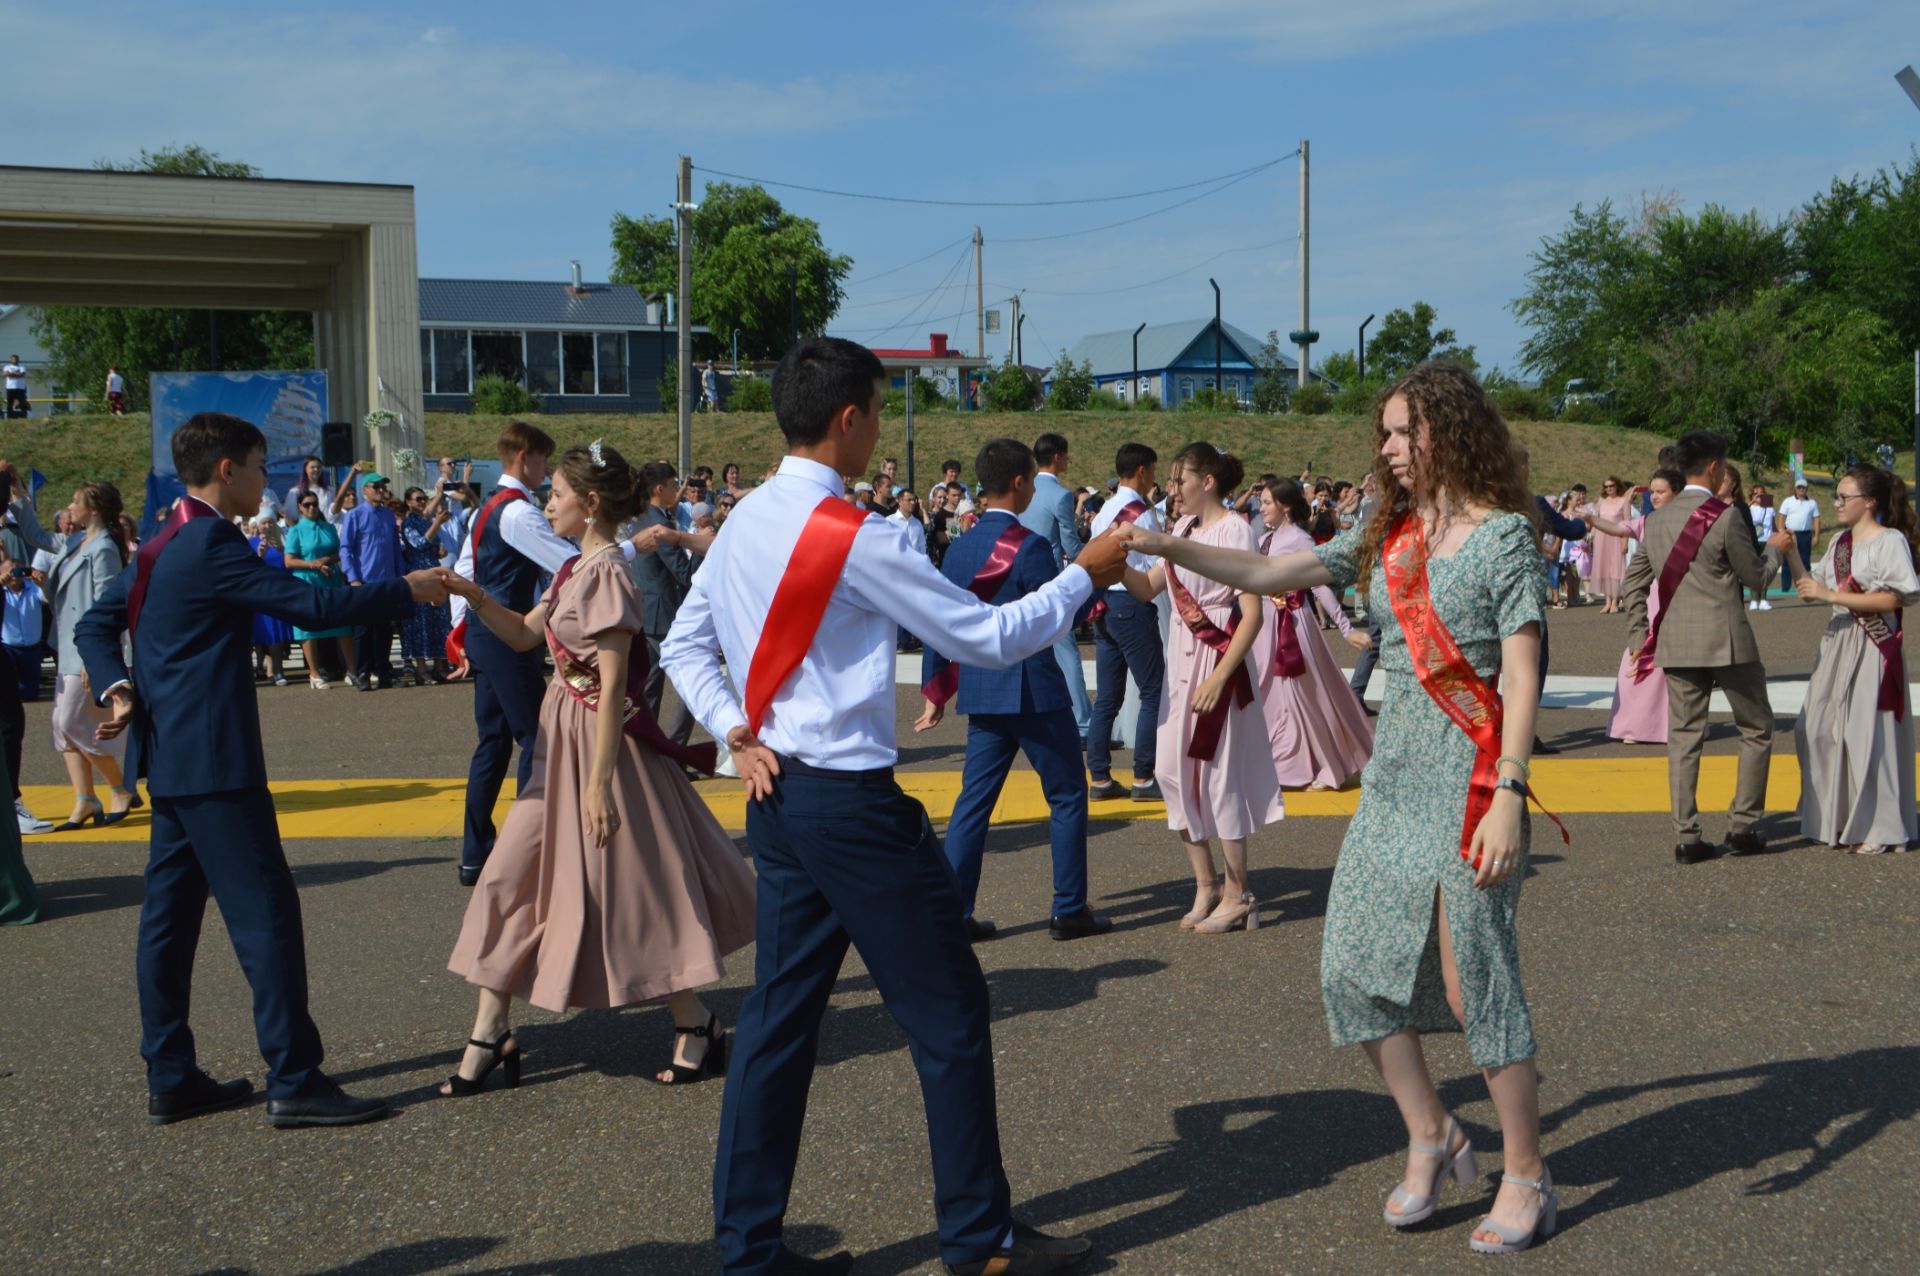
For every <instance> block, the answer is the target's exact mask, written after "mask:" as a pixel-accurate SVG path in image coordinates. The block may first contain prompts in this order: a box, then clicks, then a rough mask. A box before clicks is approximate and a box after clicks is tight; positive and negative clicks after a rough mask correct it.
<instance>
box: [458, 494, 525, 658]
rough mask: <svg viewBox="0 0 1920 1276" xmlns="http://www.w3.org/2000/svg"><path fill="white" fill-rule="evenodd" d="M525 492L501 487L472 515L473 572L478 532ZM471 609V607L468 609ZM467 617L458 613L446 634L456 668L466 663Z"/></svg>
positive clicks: (477, 567)
mask: <svg viewBox="0 0 1920 1276" xmlns="http://www.w3.org/2000/svg"><path fill="white" fill-rule="evenodd" d="M526 499H527V494H526V493H525V492H523V491H521V490H520V489H519V488H517V487H503V488H501V489H500V490H499V491H497V492H495V493H494V494H493V495H492V496H490V497H488V498H487V503H486V504H485V505H482V506H481V507H480V512H479V513H478V514H475V515H474V516H473V574H474V575H475V576H478V575H479V574H480V533H482V532H484V531H486V530H487V520H488V519H490V518H492V517H493V512H494V511H495V510H497V509H499V508H500V507H501V506H502V505H505V504H506V503H507V502H508V501H524V500H526ZM469 610H471V609H469ZM467 617H468V612H461V613H460V623H459V624H457V625H455V626H454V627H453V632H451V633H449V634H448V635H447V660H448V662H449V663H451V664H452V665H453V667H454V668H456V669H458V668H459V667H460V666H461V665H464V664H466V663H467Z"/></svg>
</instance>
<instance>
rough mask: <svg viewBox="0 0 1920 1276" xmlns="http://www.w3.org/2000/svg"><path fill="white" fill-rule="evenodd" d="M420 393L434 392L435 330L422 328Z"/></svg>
mask: <svg viewBox="0 0 1920 1276" xmlns="http://www.w3.org/2000/svg"><path fill="white" fill-rule="evenodd" d="M420 393H422V394H432V393H433V330H432V329H430V328H422V329H420Z"/></svg>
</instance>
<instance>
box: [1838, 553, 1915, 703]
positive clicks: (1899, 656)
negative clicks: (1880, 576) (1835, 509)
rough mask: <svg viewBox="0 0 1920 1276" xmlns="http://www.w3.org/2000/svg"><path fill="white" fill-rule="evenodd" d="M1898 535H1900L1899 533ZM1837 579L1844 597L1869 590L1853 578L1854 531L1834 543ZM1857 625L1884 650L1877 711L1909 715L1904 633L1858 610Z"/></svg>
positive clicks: (1896, 615) (1896, 616)
mask: <svg viewBox="0 0 1920 1276" xmlns="http://www.w3.org/2000/svg"><path fill="white" fill-rule="evenodd" d="M1896 534H1897V533H1896ZM1833 578H1834V580H1835V581H1837V582H1839V589H1840V592H1841V593H1843V594H1864V593H1867V592H1868V591H1867V589H1866V588H1865V587H1863V586H1862V585H1861V584H1860V582H1859V581H1857V580H1855V579H1854V578H1853V532H1852V531H1851V530H1848V531H1844V532H1842V533H1840V535H1839V536H1837V537H1835V538H1834V542H1833ZM1893 618H1894V622H1895V624H1898V623H1899V620H1900V612H1899V611H1898V610H1897V609H1896V610H1895V611H1894V613H1893ZM1853 620H1854V623H1855V624H1857V625H1859V626H1860V629H1861V631H1862V632H1864V633H1865V634H1866V635H1867V641H1868V642H1870V643H1872V644H1873V645H1874V646H1876V647H1878V648H1879V649H1880V699H1879V700H1878V701H1877V702H1876V703H1875V704H1874V708H1876V709H1880V710H1882V711H1884V712H1888V713H1891V714H1893V720H1894V721H1895V722H1898V721H1900V719H1901V718H1903V717H1905V716H1906V712H1907V696H1906V688H1905V687H1903V686H1901V685H1900V684H1902V683H1903V682H1905V681H1906V680H1907V662H1906V655H1905V653H1904V652H1902V651H1901V649H1900V631H1899V630H1898V629H1896V628H1894V626H1893V625H1889V624H1888V623H1887V618H1886V617H1885V616H1883V615H1881V614H1880V613H1878V612H1870V611H1856V612H1854V613H1853Z"/></svg>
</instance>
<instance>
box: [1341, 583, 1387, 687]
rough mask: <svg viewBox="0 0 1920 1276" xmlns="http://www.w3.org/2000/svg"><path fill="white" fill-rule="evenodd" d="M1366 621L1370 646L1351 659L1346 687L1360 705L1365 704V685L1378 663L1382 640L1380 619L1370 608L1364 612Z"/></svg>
mask: <svg viewBox="0 0 1920 1276" xmlns="http://www.w3.org/2000/svg"><path fill="white" fill-rule="evenodd" d="M1365 615H1366V619H1367V637H1369V638H1371V639H1372V640H1373V643H1372V645H1371V646H1369V647H1368V648H1367V649H1366V650H1365V651H1363V652H1361V653H1360V654H1359V655H1357V656H1355V657H1354V658H1353V676H1352V677H1350V678H1348V679H1347V685H1348V686H1349V687H1352V688H1353V694H1354V695H1355V696H1357V697H1359V700H1360V703H1361V704H1362V705H1365V704H1366V702H1367V684H1368V683H1369V682H1371V681H1372V680H1373V667H1374V665H1376V664H1378V663H1379V661H1380V644H1381V642H1382V641H1384V639H1383V638H1382V636H1381V633H1380V619H1379V617H1378V616H1377V615H1376V614H1375V612H1374V610H1373V608H1372V607H1368V608H1367V609H1366V612H1365Z"/></svg>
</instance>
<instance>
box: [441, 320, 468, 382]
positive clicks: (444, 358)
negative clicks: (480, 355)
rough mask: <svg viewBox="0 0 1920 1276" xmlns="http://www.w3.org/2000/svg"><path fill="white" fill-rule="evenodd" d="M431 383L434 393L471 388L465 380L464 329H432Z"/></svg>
mask: <svg viewBox="0 0 1920 1276" xmlns="http://www.w3.org/2000/svg"><path fill="white" fill-rule="evenodd" d="M433 385H434V393H435V394H465V393H467V392H468V391H469V390H471V389H472V388H473V386H472V385H471V384H470V383H469V382H468V380H467V332H466V329H464V328H436V329H435V330H434V333H433Z"/></svg>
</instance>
